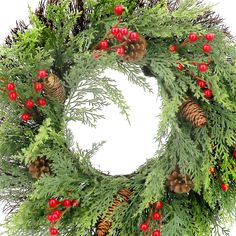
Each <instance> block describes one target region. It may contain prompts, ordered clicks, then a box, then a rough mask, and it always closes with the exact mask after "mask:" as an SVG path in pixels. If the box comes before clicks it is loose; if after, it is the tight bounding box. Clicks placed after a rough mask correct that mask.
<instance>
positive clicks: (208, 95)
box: [204, 89, 213, 98]
mask: <svg viewBox="0 0 236 236" xmlns="http://www.w3.org/2000/svg"><path fill="white" fill-rule="evenodd" d="M204 96H205V97H206V98H212V97H213V92H212V90H210V89H205V90H204Z"/></svg>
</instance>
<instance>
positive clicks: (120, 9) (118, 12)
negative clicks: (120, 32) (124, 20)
mask: <svg viewBox="0 0 236 236" xmlns="http://www.w3.org/2000/svg"><path fill="white" fill-rule="evenodd" d="M123 11H124V8H123V7H122V6H120V5H116V6H115V7H114V12H115V14H116V15H121V14H122V13H123Z"/></svg>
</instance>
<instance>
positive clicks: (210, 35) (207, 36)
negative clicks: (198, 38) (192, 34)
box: [205, 33, 215, 41]
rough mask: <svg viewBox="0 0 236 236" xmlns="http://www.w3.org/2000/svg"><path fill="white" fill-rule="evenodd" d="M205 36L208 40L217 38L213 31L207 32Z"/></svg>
mask: <svg viewBox="0 0 236 236" xmlns="http://www.w3.org/2000/svg"><path fill="white" fill-rule="evenodd" d="M205 38H206V39H207V40H208V41H213V40H214V39H215V34H213V33H207V34H206V35H205Z"/></svg>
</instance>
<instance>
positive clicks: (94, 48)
mask: <svg viewBox="0 0 236 236" xmlns="http://www.w3.org/2000/svg"><path fill="white" fill-rule="evenodd" d="M117 19H118V22H117V24H116V25H114V26H113V27H118V26H119V25H120V23H121V17H120V16H118V18H117ZM111 34H112V33H111V31H109V32H108V33H107V34H106V35H105V36H104V37H103V38H102V39H101V40H100V41H99V42H98V43H97V44H96V45H95V46H94V47H93V48H92V51H94V50H96V49H98V48H99V45H100V43H101V41H103V40H107V39H114V36H113V37H111V38H108V37H109V36H110V35H111Z"/></svg>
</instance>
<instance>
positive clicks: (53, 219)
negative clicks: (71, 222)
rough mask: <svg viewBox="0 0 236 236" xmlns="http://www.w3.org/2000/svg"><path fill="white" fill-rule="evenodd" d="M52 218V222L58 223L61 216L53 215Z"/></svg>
mask: <svg viewBox="0 0 236 236" xmlns="http://www.w3.org/2000/svg"><path fill="white" fill-rule="evenodd" d="M51 218H52V221H54V222H55V221H58V220H59V218H60V216H59V215H58V214H55V213H52V216H51Z"/></svg>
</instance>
